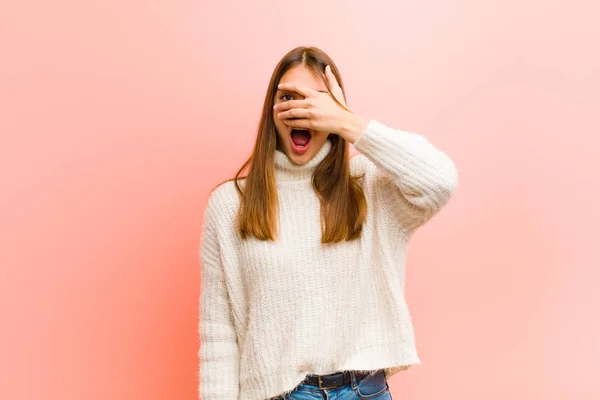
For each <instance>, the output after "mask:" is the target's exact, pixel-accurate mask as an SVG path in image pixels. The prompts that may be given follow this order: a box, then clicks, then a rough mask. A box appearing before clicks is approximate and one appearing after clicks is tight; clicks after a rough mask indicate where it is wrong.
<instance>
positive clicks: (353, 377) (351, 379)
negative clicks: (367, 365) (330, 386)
mask: <svg viewBox="0 0 600 400" xmlns="http://www.w3.org/2000/svg"><path fill="white" fill-rule="evenodd" d="M350 384H351V385H352V389H353V390H355V389H356V386H357V385H356V375H355V374H354V371H350Z"/></svg>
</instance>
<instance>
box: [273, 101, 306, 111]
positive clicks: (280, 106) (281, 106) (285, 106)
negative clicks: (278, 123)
mask: <svg viewBox="0 0 600 400" xmlns="http://www.w3.org/2000/svg"><path fill="white" fill-rule="evenodd" d="M308 106H309V102H308V100H288V101H284V102H282V103H277V104H275V105H274V106H273V109H275V110H278V111H285V110H289V109H291V108H308Z"/></svg>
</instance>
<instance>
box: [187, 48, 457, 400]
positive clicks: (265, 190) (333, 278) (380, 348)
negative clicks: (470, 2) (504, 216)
mask: <svg viewBox="0 0 600 400" xmlns="http://www.w3.org/2000/svg"><path fill="white" fill-rule="evenodd" d="M345 100H346V96H345V92H344V86H343V83H342V79H341V77H340V74H339V72H338V69H337V67H336V66H335V64H334V62H333V61H332V60H331V59H330V58H329V57H328V56H327V55H326V54H325V53H324V52H323V51H321V50H319V49H317V48H314V47H311V48H305V47H299V48H296V49H294V50H292V51H290V52H289V53H288V54H286V55H285V56H284V57H283V59H282V60H281V61H280V62H279V63H278V65H277V66H276V68H275V71H274V72H273V75H272V77H271V81H270V83H269V88H268V90H267V94H266V98H265V102H264V107H263V111H262V118H261V121H260V124H259V128H258V135H257V139H256V144H255V147H254V151H253V153H252V156H251V157H250V158H249V159H248V160H247V161H246V162H245V163H244V165H243V166H242V167H241V169H240V170H239V171H238V173H237V174H236V177H235V178H234V179H232V180H229V181H227V182H225V183H223V184H221V185H219V186H218V187H217V188H215V189H214V190H213V191H212V193H211V194H210V196H209V200H208V205H207V208H206V211H205V214H204V215H205V220H204V227H203V233H202V245H201V262H202V285H201V295H200V324H199V334H200V349H199V352H198V355H199V358H200V369H199V377H200V387H199V391H200V398H201V399H202V400H264V399H270V398H278V399H336V400H337V399H339V400H351V399H371V400H375V399H382V400H383V399H391V395H390V393H389V387H388V384H387V378H389V377H390V376H391V375H393V374H395V373H397V372H399V371H402V370H405V369H407V368H409V367H410V366H411V365H414V364H418V363H420V360H419V357H418V355H417V351H416V348H415V340H414V331H413V326H412V323H411V317H410V313H409V311H408V308H407V303H406V301H405V297H404V275H405V255H406V249H407V244H408V242H409V240H410V238H411V237H412V235H413V234H414V232H415V230H416V229H417V228H418V227H420V226H421V225H423V224H424V223H425V222H427V221H428V220H429V219H430V218H431V217H432V216H433V215H434V214H436V213H437V212H438V211H439V210H440V209H441V208H442V206H443V205H444V204H445V203H446V202H447V201H448V199H449V198H450V196H451V195H452V193H453V192H454V190H455V188H456V186H457V170H456V168H455V165H454V163H453V161H452V160H451V159H450V158H449V157H448V156H447V155H446V154H445V153H443V152H442V151H440V150H438V149H436V148H435V147H434V146H433V145H432V144H431V143H430V142H429V141H427V140H426V139H425V138H424V137H423V136H421V135H418V134H415V133H409V132H405V131H400V130H395V129H392V128H390V127H388V126H386V125H384V124H382V123H380V122H378V121H376V120H369V119H366V118H363V117H360V116H358V115H356V114H354V113H353V112H351V111H350V110H349V109H348V108H347V107H346V101H345ZM349 143H352V144H353V145H354V147H355V148H356V149H357V150H358V152H359V154H357V155H355V156H354V157H352V158H350V157H349ZM246 168H248V173H247V175H246V176H244V177H240V175H241V173H242V171H244V170H246Z"/></svg>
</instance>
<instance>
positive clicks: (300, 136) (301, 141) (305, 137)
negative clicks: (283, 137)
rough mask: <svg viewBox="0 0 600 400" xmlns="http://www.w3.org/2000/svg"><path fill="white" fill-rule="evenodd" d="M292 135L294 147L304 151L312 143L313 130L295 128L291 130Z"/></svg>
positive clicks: (301, 151)
mask: <svg viewBox="0 0 600 400" xmlns="http://www.w3.org/2000/svg"><path fill="white" fill-rule="evenodd" d="M290 137H291V140H292V148H293V149H294V150H295V151H296V152H298V153H304V152H305V151H306V150H308V146H309V145H310V140H311V138H312V132H311V131H310V130H309V129H302V128H294V129H292V131H291V132H290Z"/></svg>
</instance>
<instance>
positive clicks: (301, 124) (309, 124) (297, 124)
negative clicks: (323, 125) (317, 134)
mask: <svg viewBox="0 0 600 400" xmlns="http://www.w3.org/2000/svg"><path fill="white" fill-rule="evenodd" d="M283 122H284V123H285V124H286V125H288V126H291V127H292V128H305V129H312V128H313V121H312V120H310V119H305V118H301V119H286V120H284V121H283Z"/></svg>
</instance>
